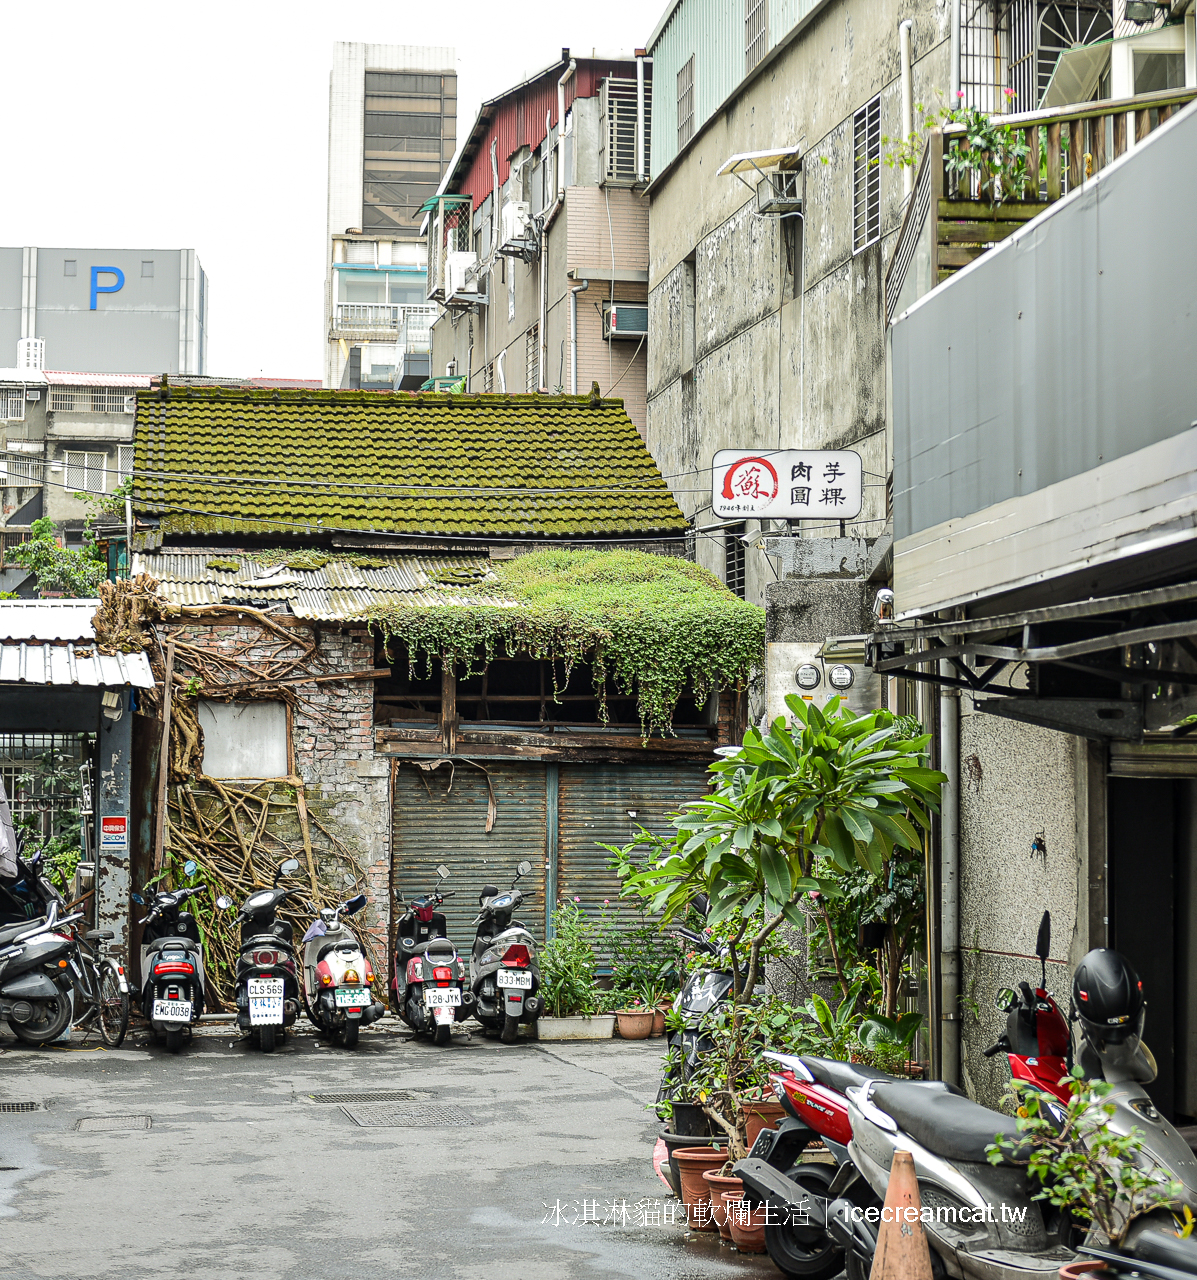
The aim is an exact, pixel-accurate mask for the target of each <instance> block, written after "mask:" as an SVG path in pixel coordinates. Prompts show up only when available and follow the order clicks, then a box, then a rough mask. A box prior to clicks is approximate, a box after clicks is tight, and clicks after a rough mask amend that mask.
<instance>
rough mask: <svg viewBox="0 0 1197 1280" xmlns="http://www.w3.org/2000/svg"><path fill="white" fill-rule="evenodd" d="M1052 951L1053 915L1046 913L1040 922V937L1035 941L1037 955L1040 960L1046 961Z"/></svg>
mask: <svg viewBox="0 0 1197 1280" xmlns="http://www.w3.org/2000/svg"><path fill="white" fill-rule="evenodd" d="M1051 950H1052V913H1051V912H1050V911H1045V912H1044V913H1043V919H1042V920H1040V921H1039V936H1038V937H1037V938H1036V939H1035V954H1036V955H1037V956H1038V957H1039V959H1040V960H1046V959H1047V958H1048V957H1049V956H1050V955H1051Z"/></svg>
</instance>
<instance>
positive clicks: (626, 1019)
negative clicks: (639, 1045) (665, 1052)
mask: <svg viewBox="0 0 1197 1280" xmlns="http://www.w3.org/2000/svg"><path fill="white" fill-rule="evenodd" d="M655 1018H656V1010H655V1009H654V1008H653V1007H652V1005H645V1004H641V1003H640V1001H639V999H634V1000H633V1001H632V1003H631V1004H630V1005H628V1006H627V1007H626V1008H623V1009H616V1010H615V1025H616V1027H617V1028H618V1030H619V1037H620V1039H621V1040H647V1039H648V1038H649V1036H650V1035H652V1032H653V1022H654V1021H655Z"/></svg>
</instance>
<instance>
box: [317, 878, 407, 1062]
mask: <svg viewBox="0 0 1197 1280" xmlns="http://www.w3.org/2000/svg"><path fill="white" fill-rule="evenodd" d="M365 905H366V895H365V894H364V893H359V894H358V895H357V897H355V898H350V899H349V900H348V902H343V903H341V905H340V906H339V907H323V908H322V909H321V911H320V915H319V918H318V919H316V920H314V921H313V922H312V925H311V927H310V928H309V929H308V931H307V933H305V934H304V935H303V946H304V952H303V1007H304V1011H305V1012H306V1013H307V1015H308V1018H309V1019H310V1020H311V1021H312V1023H313V1024H314V1025H315V1027H316V1029H317V1030H318V1031H319V1032H320V1034H321V1035H322V1036H328V1037H329V1038H331V1039H332V1040H333V1041H334V1042H335V1043H338V1044H343V1045H344V1046H345V1048H347V1049H352V1048H353V1046H354V1045H355V1044H357V1037H358V1032H359V1031H360V1030H361V1029H362V1027H365V1026H369V1025H370V1023H372V1022H377V1021H378V1019H379V1018H381V1017H382V1015H383V1014H384V1013H385V1012H386V1010H385V1009H384V1007H383V1006H382V1005H381V1004H380V1003H379V1002H378V1001H376V1000H374V999H373V998H372V996H371V994H370V984H371V983H372V982H373V981H374V966H373V964H371V963H370V960H369V958H368V957H367V955H366V953H365V950H364V949H363V948H362V945H361V943H359V942H358V940H357V938H356V936H355V935H354V932H353V930H352V929H351V928H350V927H349V926H348V925H347V924H346V923H345V922H344V921H343V920H342V919H341V916H342V915H346V916H351V915H353V914H355V913H356V912H358V911H360V910H361V909H362V908H363V907H364V906H365Z"/></svg>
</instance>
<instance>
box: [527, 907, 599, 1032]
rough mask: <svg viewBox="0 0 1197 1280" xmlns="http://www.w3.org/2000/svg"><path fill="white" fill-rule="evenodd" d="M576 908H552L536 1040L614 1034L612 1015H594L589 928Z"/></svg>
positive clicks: (594, 980)
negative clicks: (542, 1005) (543, 1008)
mask: <svg viewBox="0 0 1197 1280" xmlns="http://www.w3.org/2000/svg"><path fill="white" fill-rule="evenodd" d="M579 903H580V899H576V898H575V899H574V901H573V902H569V901H565V902H561V903H559V904H558V906H557V909H556V910H555V911H554V912H553V936H552V938H550V939H549V941H548V942H547V943H546V944H545V947H544V950H543V951H542V952H541V953H540V990H541V993H542V995H543V996H544V1002H545V1005H544V1007H545V1013H544V1014H542V1015H541V1017H540V1019H539V1021H538V1023H537V1037H538V1038H539V1039H541V1040H609V1039H610V1038H611V1034H612V1032H613V1031H614V1029H615V1016H614V1015H613V1014H604V1013H600V1012H599V1010H600V1008H601V1007H602V996H601V994H600V992H599V988H598V976H597V973H596V969H597V961H596V958H595V954H594V937H595V928H594V925H593V923H592V922H591V921H590V920H589V919H588V918H587V916H586V913H585V912H584V911H583V910H582V909H581V906H580V905H579Z"/></svg>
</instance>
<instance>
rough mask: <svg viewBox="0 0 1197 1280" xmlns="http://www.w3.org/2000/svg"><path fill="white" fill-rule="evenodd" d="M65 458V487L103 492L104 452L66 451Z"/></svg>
mask: <svg viewBox="0 0 1197 1280" xmlns="http://www.w3.org/2000/svg"><path fill="white" fill-rule="evenodd" d="M65 459H66V487H67V488H68V489H73V490H75V491H76V492H77V493H103V492H104V471H105V468H106V465H107V462H108V455H107V454H106V453H74V452H70V451H68V452H67V454H66V455H65Z"/></svg>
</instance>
